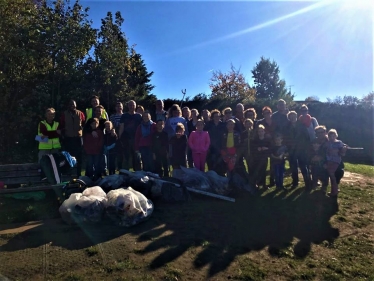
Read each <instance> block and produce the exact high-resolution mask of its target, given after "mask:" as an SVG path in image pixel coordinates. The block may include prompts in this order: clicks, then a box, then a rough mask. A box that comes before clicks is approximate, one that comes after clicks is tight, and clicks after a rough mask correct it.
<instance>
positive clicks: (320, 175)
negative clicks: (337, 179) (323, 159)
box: [310, 164, 328, 188]
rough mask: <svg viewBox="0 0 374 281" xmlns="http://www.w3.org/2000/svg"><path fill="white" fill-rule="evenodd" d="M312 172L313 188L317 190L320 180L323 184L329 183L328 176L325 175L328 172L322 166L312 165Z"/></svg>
mask: <svg viewBox="0 0 374 281" xmlns="http://www.w3.org/2000/svg"><path fill="white" fill-rule="evenodd" d="M310 172H311V174H312V187H313V188H315V187H317V185H318V179H321V181H322V182H326V181H328V175H327V174H325V173H326V170H325V169H324V168H323V167H322V166H321V165H318V164H317V165H313V164H312V165H310Z"/></svg>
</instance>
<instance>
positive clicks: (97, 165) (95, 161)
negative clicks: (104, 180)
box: [86, 154, 103, 179]
mask: <svg viewBox="0 0 374 281" xmlns="http://www.w3.org/2000/svg"><path fill="white" fill-rule="evenodd" d="M102 157H103V155H102V154H86V176H87V177H90V178H92V177H93V178H95V179H97V178H99V177H100V176H101V170H102V169H101V161H102Z"/></svg>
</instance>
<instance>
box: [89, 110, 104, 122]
mask: <svg viewBox="0 0 374 281" xmlns="http://www.w3.org/2000/svg"><path fill="white" fill-rule="evenodd" d="M86 117H87V120H88V119H90V118H92V107H91V108H86ZM101 118H103V119H107V118H106V111H105V109H103V113H102V114H101ZM87 120H86V121H87Z"/></svg>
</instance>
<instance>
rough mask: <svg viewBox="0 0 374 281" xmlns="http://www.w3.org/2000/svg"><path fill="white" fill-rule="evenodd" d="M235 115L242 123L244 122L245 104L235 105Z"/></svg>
mask: <svg viewBox="0 0 374 281" xmlns="http://www.w3.org/2000/svg"><path fill="white" fill-rule="evenodd" d="M235 117H236V118H237V119H238V120H239V121H240V123H242V124H244V105H243V104H242V103H238V104H237V105H236V106H235Z"/></svg>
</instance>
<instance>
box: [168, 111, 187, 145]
mask: <svg viewBox="0 0 374 281" xmlns="http://www.w3.org/2000/svg"><path fill="white" fill-rule="evenodd" d="M188 110H189V109H188ZM168 116H169V118H168V119H167V120H166V123H165V129H164V131H165V132H166V133H167V134H168V137H169V140H170V139H171V138H172V137H173V136H174V135H175V133H176V131H175V129H176V127H177V124H178V123H181V124H182V125H183V126H184V129H185V132H184V134H185V135H186V136H188V127H187V121H186V119H185V118H183V117H182V112H181V108H180V107H179V105H178V104H173V105H172V106H171V107H170V109H169V114H168Z"/></svg>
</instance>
